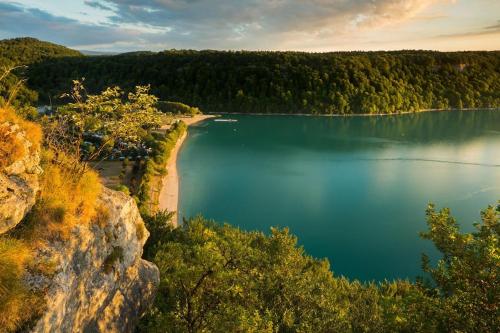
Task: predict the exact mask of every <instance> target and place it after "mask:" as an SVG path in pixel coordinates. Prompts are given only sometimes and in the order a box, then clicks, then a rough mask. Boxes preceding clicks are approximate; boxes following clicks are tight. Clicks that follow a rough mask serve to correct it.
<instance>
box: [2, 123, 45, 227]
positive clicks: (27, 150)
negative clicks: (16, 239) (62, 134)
mask: <svg viewBox="0 0 500 333" xmlns="http://www.w3.org/2000/svg"><path fill="white" fill-rule="evenodd" d="M0 127H2V130H3V133H8V135H9V136H12V137H14V138H15V140H16V143H19V145H20V150H21V151H22V152H23V153H22V155H21V156H20V158H19V159H15V160H13V161H12V163H8V162H7V165H6V166H4V167H3V168H0V234H3V233H5V232H7V231H8V230H9V229H12V228H13V227H15V226H16V225H17V224H18V223H19V222H20V221H21V220H22V218H23V217H24V216H25V215H26V213H27V212H28V211H29V210H30V209H31V207H33V205H34V204H35V199H36V194H37V192H38V189H39V185H38V175H39V174H40V171H41V169H40V166H39V163H40V154H39V151H38V150H34V149H32V146H33V144H32V143H31V142H30V140H28V138H27V137H26V133H25V132H24V130H23V129H22V127H20V126H19V125H18V124H15V123H12V122H4V123H1V124H0ZM3 158H5V157H3Z"/></svg>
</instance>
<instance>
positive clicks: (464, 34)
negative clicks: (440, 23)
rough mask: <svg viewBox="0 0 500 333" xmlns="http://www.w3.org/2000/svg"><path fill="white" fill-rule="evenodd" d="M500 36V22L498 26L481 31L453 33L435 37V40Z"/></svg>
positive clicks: (491, 26)
mask: <svg viewBox="0 0 500 333" xmlns="http://www.w3.org/2000/svg"><path fill="white" fill-rule="evenodd" d="M497 34H499V35H500V20H499V21H498V23H497V24H494V25H490V26H487V27H484V28H482V29H480V30H473V31H466V32H459V33H452V34H441V35H437V36H435V38H464V37H478V36H486V35H497Z"/></svg>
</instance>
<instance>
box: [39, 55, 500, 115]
mask: <svg viewBox="0 0 500 333" xmlns="http://www.w3.org/2000/svg"><path fill="white" fill-rule="evenodd" d="M81 77H85V79H86V86H87V87H88V88H89V89H90V90H92V91H98V90H102V89H103V88H104V87H107V86H112V85H120V86H121V87H123V88H125V89H127V88H132V87H134V86H135V85H138V84H141V85H144V84H151V88H152V93H153V94H155V95H156V96H158V97H159V98H160V99H161V100H171V101H179V102H182V103H185V104H188V105H192V106H196V107H199V108H200V109H201V110H202V111H204V112H262V113H313V114H332V113H336V114H349V113H393V112H403V111H418V110H421V109H430V108H445V109H446V108H475V107H498V106H500V52H460V53H439V52H424V51H422V52H421V51H401V52H352V53H318V54H311V53H297V52H217V51H199V52H198V51H164V52H160V53H156V54H128V55H127V54H125V55H117V56H106V57H103V56H100V57H71V58H58V59H49V60H47V61H44V62H40V63H38V64H36V65H34V66H32V67H31V69H30V71H29V84H30V86H31V87H32V88H33V89H34V90H36V91H38V92H39V93H40V97H41V100H42V101H44V102H46V101H47V98H48V96H57V95H59V94H60V93H61V92H63V91H67V90H68V88H69V86H70V84H71V80H72V79H78V78H81Z"/></svg>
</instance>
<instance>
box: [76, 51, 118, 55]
mask: <svg viewBox="0 0 500 333" xmlns="http://www.w3.org/2000/svg"><path fill="white" fill-rule="evenodd" d="M79 51H80V52H81V53H82V54H83V55H86V56H112V55H117V54H118V52H106V51H89V50H79Z"/></svg>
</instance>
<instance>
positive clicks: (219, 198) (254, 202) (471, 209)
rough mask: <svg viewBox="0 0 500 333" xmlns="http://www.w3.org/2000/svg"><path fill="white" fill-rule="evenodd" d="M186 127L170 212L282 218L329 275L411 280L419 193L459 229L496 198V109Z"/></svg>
mask: <svg viewBox="0 0 500 333" xmlns="http://www.w3.org/2000/svg"><path fill="white" fill-rule="evenodd" d="M231 118H234V119H237V120H238V122H235V123H228V122H214V121H213V120H209V121H207V122H204V123H202V124H200V125H198V126H196V127H192V128H190V130H189V137H188V139H187V141H186V143H185V144H184V146H183V148H182V150H181V153H180V158H179V165H178V167H179V174H180V177H181V188H180V194H181V195H180V209H179V211H180V216H184V217H189V216H194V215H196V214H198V213H201V214H203V215H204V216H206V217H208V218H212V219H216V220H217V221H220V222H228V223H231V224H233V225H236V226H239V227H241V228H242V229H246V230H262V231H265V232H268V231H269V228H270V227H271V226H281V227H288V228H289V229H290V230H291V232H292V233H293V234H295V235H297V236H298V238H299V243H300V244H301V245H303V246H304V248H305V250H306V251H307V252H308V253H309V254H311V255H312V256H314V257H318V258H323V257H327V258H328V259H329V260H330V263H331V267H332V270H333V271H334V273H335V274H336V275H345V276H347V277H350V278H358V279H361V280H364V281H367V280H383V279H385V278H387V279H393V278H410V279H414V278H415V277H416V276H418V275H420V274H421V269H420V267H421V266H420V263H421V259H420V258H421V254H422V253H423V252H425V253H427V254H430V255H431V256H432V257H434V258H436V256H437V252H436V250H435V249H434V248H433V245H432V244H431V243H430V242H429V241H425V240H422V239H420V238H419V232H420V231H424V230H426V223H425V209H426V206H427V203H428V202H434V203H435V204H436V205H437V206H438V207H450V208H451V209H452V213H453V214H454V215H455V216H456V217H457V218H458V221H459V222H460V224H461V226H462V227H463V229H464V230H467V231H471V230H472V229H473V227H472V223H473V222H474V221H478V220H479V212H480V210H481V209H483V208H485V207H486V206H487V205H488V204H495V202H496V200H498V199H500V112H498V111H463V112H457V111H454V112H433V113H421V114H409V115H400V116H390V117H345V118H344V117H334V118H330V117H298V116H236V115H235V116H231Z"/></svg>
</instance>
